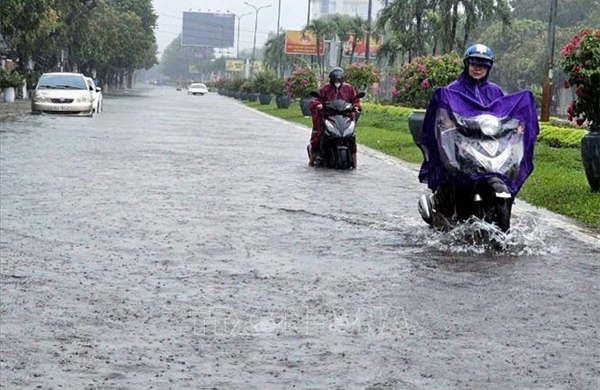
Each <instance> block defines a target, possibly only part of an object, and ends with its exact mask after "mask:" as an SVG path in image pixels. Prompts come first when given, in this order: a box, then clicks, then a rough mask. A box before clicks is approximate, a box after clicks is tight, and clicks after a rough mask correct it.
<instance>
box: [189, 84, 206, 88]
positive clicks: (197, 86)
mask: <svg viewBox="0 0 600 390" xmlns="http://www.w3.org/2000/svg"><path fill="white" fill-rule="evenodd" d="M190 88H206V85H204V84H192V85H190Z"/></svg>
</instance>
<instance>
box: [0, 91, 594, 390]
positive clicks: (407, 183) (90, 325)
mask: <svg viewBox="0 0 600 390" xmlns="http://www.w3.org/2000/svg"><path fill="white" fill-rule="evenodd" d="M104 107H105V110H104V112H103V113H101V114H99V115H97V116H95V117H94V118H91V119H90V118H64V117H54V116H31V115H24V116H19V117H16V118H13V119H11V120H10V121H4V122H0V140H1V156H0V158H1V159H0V164H1V166H0V174H1V183H0V185H1V187H0V190H1V204H0V206H1V210H0V211H1V215H0V217H1V219H0V250H1V272H0V281H1V306H0V310H1V311H0V314H1V323H0V325H1V334H0V336H1V337H0V342H1V350H0V352H1V357H0V369H1V377H2V380H1V381H0V388H2V389H61V388H62V389H205V388H206V389H291V388H297V389H368V390H376V389H381V390H383V389H386V390H387V389H409V390H412V389H424V390H425V389H426V390H432V389H448V390H450V389H488V390H490V389H497V390H505V389H565V390H567V389H569V390H571V389H586V390H587V389H597V388H598V384H599V380H600V342H599V341H598V340H599V335H598V324H599V323H600V310H599V306H600V305H599V302H600V300H599V298H600V294H599V261H598V259H599V258H600V243H599V238H598V237H597V236H594V235H593V234H588V233H587V232H585V231H582V230H581V229H576V228H574V227H571V226H570V225H569V224H568V223H567V222H566V221H564V220H562V219H561V218H560V217H557V216H554V215H551V214H549V213H544V212H543V211H540V210H537V209H535V208H532V207H530V206H527V205H523V204H521V203H520V202H519V203H518V204H517V205H516V207H515V216H514V219H513V225H514V227H515V229H514V232H513V233H511V234H509V236H508V237H499V238H498V239H497V242H500V243H501V244H502V246H503V247H504V250H500V251H498V250H495V249H493V248H492V246H491V245H489V243H486V242H483V243H481V242H478V243H473V242H472V240H470V239H469V236H470V234H469V231H468V229H466V230H465V229H463V230H458V231H456V232H454V233H453V234H440V233H436V232H433V231H431V230H430V229H429V228H428V227H427V226H426V225H425V224H424V223H423V222H422V221H421V219H420V216H419V215H418V212H417V209H416V202H417V198H418V196H419V195H420V194H421V193H422V192H424V191H425V187H424V186H423V185H421V184H419V183H418V180H417V178H416V171H415V170H414V166H412V165H408V164H404V163H400V162H398V161H397V160H395V159H392V158H389V157H385V156H383V155H381V154H379V153H377V152H375V151H371V150H367V149H366V148H362V149H359V169H358V170H356V171H354V172H332V171H325V170H315V169H311V168H308V167H307V157H306V151H305V146H306V143H307V142H308V138H309V132H308V130H307V129H305V128H301V127H299V126H296V125H293V124H288V123H285V122H282V121H279V120H276V119H273V118H269V117H267V116H265V115H263V114H260V113H258V112H256V111H253V110H251V109H248V108H246V107H244V106H243V105H241V104H240V103H239V102H236V101H234V100H232V99H229V98H225V97H221V96H218V95H216V94H210V95H208V96H203V97H200V96H187V95H186V94H185V92H177V91H175V90H174V89H171V88H166V87H164V88H161V87H158V88H146V89H141V90H139V91H137V92H136V93H132V94H130V95H129V96H120V97H106V98H105V104H104ZM292 109H293V108H292ZM359 137H360V130H359Z"/></svg>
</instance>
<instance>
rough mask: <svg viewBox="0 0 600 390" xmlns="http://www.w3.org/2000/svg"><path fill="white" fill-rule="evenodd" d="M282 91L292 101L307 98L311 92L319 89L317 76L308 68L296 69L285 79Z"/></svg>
mask: <svg viewBox="0 0 600 390" xmlns="http://www.w3.org/2000/svg"><path fill="white" fill-rule="evenodd" d="M284 89H285V93H286V94H287V95H288V96H290V97H291V98H292V99H301V98H306V97H309V96H310V92H311V91H316V90H318V89H319V85H318V83H317V76H316V74H315V72H314V71H313V70H312V69H310V68H302V67H297V68H296V69H294V71H293V72H292V74H291V75H290V76H289V77H288V78H287V79H286V81H285V87H284Z"/></svg>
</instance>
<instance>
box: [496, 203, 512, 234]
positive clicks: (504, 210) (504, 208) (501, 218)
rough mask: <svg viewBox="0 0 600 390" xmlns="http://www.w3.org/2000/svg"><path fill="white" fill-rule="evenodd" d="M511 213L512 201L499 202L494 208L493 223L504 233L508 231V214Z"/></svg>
mask: <svg viewBox="0 0 600 390" xmlns="http://www.w3.org/2000/svg"><path fill="white" fill-rule="evenodd" d="M511 211H512V199H503V200H499V201H498V203H497V204H496V205H495V206H494V217H495V218H494V222H495V223H496V225H498V228H500V230H502V231H503V232H504V233H506V232H507V231H508V229H510V214H511Z"/></svg>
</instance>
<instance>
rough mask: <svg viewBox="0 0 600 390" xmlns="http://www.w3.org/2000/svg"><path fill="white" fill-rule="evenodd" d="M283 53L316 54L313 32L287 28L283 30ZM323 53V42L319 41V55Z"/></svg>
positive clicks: (315, 39) (315, 40)
mask: <svg viewBox="0 0 600 390" xmlns="http://www.w3.org/2000/svg"><path fill="white" fill-rule="evenodd" d="M285 54H308V55H317V38H316V37H315V35H314V34H313V33H309V32H306V33H305V32H302V31H294V30H288V31H286V32H285ZM324 54H325V42H324V41H323V40H321V42H320V43H319V55H324Z"/></svg>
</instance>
